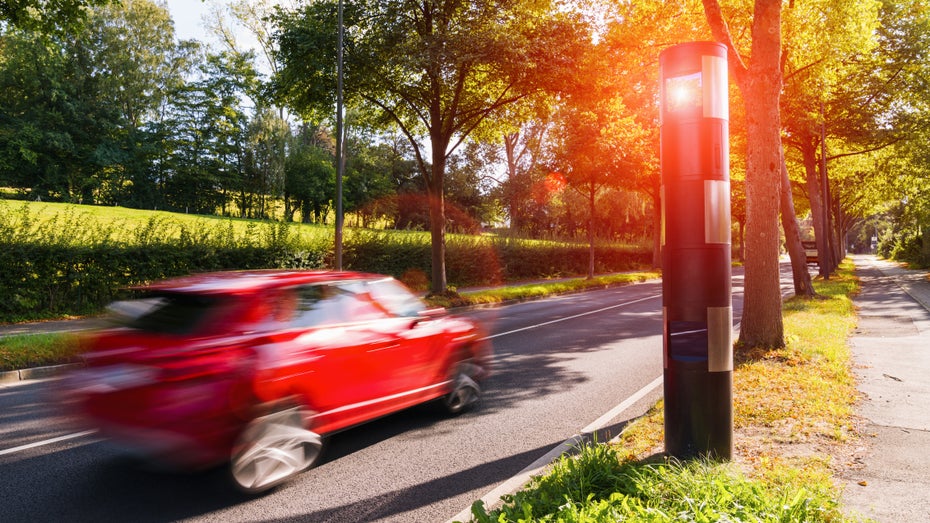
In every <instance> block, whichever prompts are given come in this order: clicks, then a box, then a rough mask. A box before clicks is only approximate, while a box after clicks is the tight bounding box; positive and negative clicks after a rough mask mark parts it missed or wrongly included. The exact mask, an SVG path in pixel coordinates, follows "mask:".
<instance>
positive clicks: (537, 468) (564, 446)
mask: <svg viewBox="0 0 930 523" xmlns="http://www.w3.org/2000/svg"><path fill="white" fill-rule="evenodd" d="M662 381H663V377H662V376H659V377H658V378H656V379H654V380H652V382H650V383H649V384H648V385H646V386H645V387H643V388H641V389H639V390H638V391H636V392H635V393H634V394H633V395H632V396H630V397H629V398H627V399H625V400H623V401H622V402H620V404H619V405H617V406H616V407H614V408H612V409H610V410H609V411H607V413H606V414H604V415H603V416H601V417H600V418H597V419H596V420H594V422H592V423H591V424H590V425H588V426H587V427H585V428H583V429H581V432H580V433H578V434H575V435H574V436H572V437H571V438H568V439H567V440H565V441H564V442H562V443H561V444H559V445H556V446H555V447H553V448H552V450H550V451H549V452H547V453H546V454H545V455H543V456H542V457H540V458H539V459H537V460H536V461H534V462H533V463H531V464H530V465H529V466H527V467H526V468H525V469H523V470H521V471H520V472H518V473H517V474H516V475H515V476H513V477H511V478H510V479H507V480H505V481H504V482H503V483H501V484H500V485H498V486H497V487H496V488H495V489H494V490H492V491H490V492H488V493H487V494H485V495H484V496H482V498H481V502H482V503H484V506H485V508H487V509H491V508H492V507H493V506H494V505H496V504H497V502H498V501H500V499H501V496H503V495H504V494H510V493H512V492H516V491H517V490H518V489H520V488H522V487H523V486H524V485H526V484H527V483H529V482H530V480H531V479H532V478H533V476H538V475H540V474H542V473H543V470H544V469H545V468H546V467H548V466H549V464H550V463H552V462H553V461H554V460H555V459H556V458H558V457H559V456H561V455H562V453H564V452H565V451H567V450H569V449H571V448H573V447H576V446H577V445H579V444H580V443H582V442H583V441H584V440H585V438H586V437H588V436H590V435H591V434H593V433H594V432H597V431H598V430H601V429H602V428H604V427H606V426H607V424H608V423H609V422H610V420H612V419H614V418H615V417H617V416H619V415H620V414H621V413H623V411H625V410H627V409H628V408H630V407H632V406H633V404H635V403H636V402H637V401H639V400H641V399H643V398H644V397H646V396H647V395H649V394H651V393H652V391H654V390H655V389H657V388H658V387H659V386H660V385H662ZM471 515H472V514H471V507H469V508H467V509H465V510H463V511H461V512H459V513H458V514H456V515H455V516H454V517H453V518H451V519H450V520H449V521H448V522H447V523H453V522H456V521H471Z"/></svg>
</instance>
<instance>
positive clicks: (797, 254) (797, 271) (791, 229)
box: [781, 154, 816, 298]
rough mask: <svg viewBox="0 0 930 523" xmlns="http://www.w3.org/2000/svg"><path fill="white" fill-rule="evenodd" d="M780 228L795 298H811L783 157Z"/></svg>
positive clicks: (808, 276)
mask: <svg viewBox="0 0 930 523" xmlns="http://www.w3.org/2000/svg"><path fill="white" fill-rule="evenodd" d="M781 226H782V229H784V231H785V246H786V247H787V248H788V257H789V258H791V274H792V276H793V280H794V294H795V296H802V297H805V298H813V297H814V295H816V293H815V292H814V285H813V284H812V283H811V273H810V272H808V270H807V255H806V254H805V253H804V246H803V245H801V228H800V227H799V226H798V218H797V216H796V215H795V213H794V197H793V196H792V195H791V180H790V179H789V178H788V166H787V165H785V157H784V154H782V160H781Z"/></svg>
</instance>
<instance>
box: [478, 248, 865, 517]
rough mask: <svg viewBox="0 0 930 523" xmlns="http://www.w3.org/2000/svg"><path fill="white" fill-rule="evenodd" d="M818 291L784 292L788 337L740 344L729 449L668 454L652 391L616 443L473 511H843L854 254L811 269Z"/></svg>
mask: <svg viewBox="0 0 930 523" xmlns="http://www.w3.org/2000/svg"><path fill="white" fill-rule="evenodd" d="M815 287H816V289H817V292H818V293H819V294H820V298H818V299H814V300H801V299H791V300H788V301H787V302H786V303H785V304H784V320H785V334H786V342H787V345H786V347H785V348H783V349H778V350H751V349H738V350H737V352H736V367H735V369H734V376H733V380H734V385H733V389H734V441H735V442H736V446H735V447H736V448H735V455H734V459H733V460H732V461H731V462H729V463H723V464H720V463H710V462H706V461H699V460H698V461H687V462H676V461H674V460H665V459H664V458H663V457H662V456H661V454H662V452H663V450H664V444H663V441H662V439H663V433H664V429H663V408H662V404H661V403H659V404H658V405H656V406H655V407H654V408H653V409H651V410H650V411H649V412H648V413H647V414H646V415H645V416H643V417H642V418H640V419H638V420H637V421H636V422H634V423H633V424H631V425H630V427H629V428H628V429H627V430H625V431H624V433H623V434H622V435H621V437H620V438H619V440H618V441H617V442H616V443H613V444H610V445H606V444H594V445H584V446H582V447H581V448H580V449H579V452H578V455H577V456H575V457H563V458H561V459H560V460H559V461H558V462H557V463H555V464H554V465H553V467H552V468H551V471H550V472H549V473H547V474H546V475H543V476H540V477H537V478H535V479H534V480H533V481H532V482H531V483H530V484H529V485H527V486H526V488H525V489H524V490H522V491H520V492H518V493H516V494H514V495H512V496H507V497H505V498H504V502H505V503H504V505H503V506H502V507H501V508H499V509H496V510H494V511H490V512H488V511H486V510H485V508H484V507H483V506H481V505H480V504H476V506H475V507H473V515H474V520H475V521H479V522H482V523H484V522H492V521H493V522H498V523H505V522H516V521H578V522H596V521H680V520H685V521H829V522H838V521H848V519H847V518H846V517H845V516H844V515H843V514H842V513H841V511H840V509H839V506H838V499H839V492H838V490H837V487H836V486H835V485H834V483H833V479H832V477H833V473H834V470H836V469H837V468H838V467H842V466H844V465H845V463H844V462H842V461H843V460H842V459H841V458H839V457H840V456H842V455H843V454H844V448H847V447H848V442H849V440H850V439H852V438H855V437H856V435H855V430H854V427H853V405H854V402H855V400H856V389H855V384H854V381H853V376H852V371H851V369H850V360H849V358H850V356H849V350H848V346H847V343H846V340H847V337H848V336H849V334H850V332H851V330H852V329H853V328H854V326H855V310H854V308H853V305H852V302H851V299H850V295H851V294H852V293H854V292H856V291H857V289H858V281H857V280H856V278H855V276H854V275H853V267H852V265H851V264H849V263H846V264H844V265H843V266H842V267H841V268H840V271H839V274H838V276H837V277H835V278H833V279H831V280H830V281H826V282H825V281H816V282H815Z"/></svg>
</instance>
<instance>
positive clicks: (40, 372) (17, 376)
mask: <svg viewBox="0 0 930 523" xmlns="http://www.w3.org/2000/svg"><path fill="white" fill-rule="evenodd" d="M83 366H84V365H83V364H81V363H64V364H62V365H50V366H47V367H33V368H30V369H21V370H11V371H5V372H0V385H6V384H11V383H19V382H21V381H26V380H40V379H45V378H54V377H57V376H59V375H61V374H63V373H65V372H67V371H70V370H74V369H79V368H81V367H83Z"/></svg>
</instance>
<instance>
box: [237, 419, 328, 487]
mask: <svg viewBox="0 0 930 523" xmlns="http://www.w3.org/2000/svg"><path fill="white" fill-rule="evenodd" d="M303 419H304V416H303V414H302V412H301V410H300V409H298V408H291V409H287V410H281V411H277V412H273V413H271V414H268V415H265V416H260V417H257V418H255V419H253V420H252V421H251V422H249V424H248V425H246V427H245V429H244V430H243V431H242V433H241V434H240V435H239V438H238V440H237V442H236V444H235V446H234V447H233V451H232V455H231V459H230V474H231V476H232V480H233V483H234V484H235V485H236V486H237V487H238V488H239V489H240V490H242V491H243V492H246V493H248V494H258V493H261V492H265V491H267V490H269V489H271V488H273V487H275V486H277V485H280V484H281V483H284V482H286V481H288V480H290V479H292V478H293V477H294V476H296V475H297V474H299V473H301V472H303V471H304V470H307V469H308V468H310V467H312V466H313V464H314V463H316V461H317V460H318V459H319V457H320V454H321V453H322V450H323V441H322V439H321V438H320V435H319V434H317V433H315V432H313V431H311V430H308V429H307V428H305V427H304V423H303Z"/></svg>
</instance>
